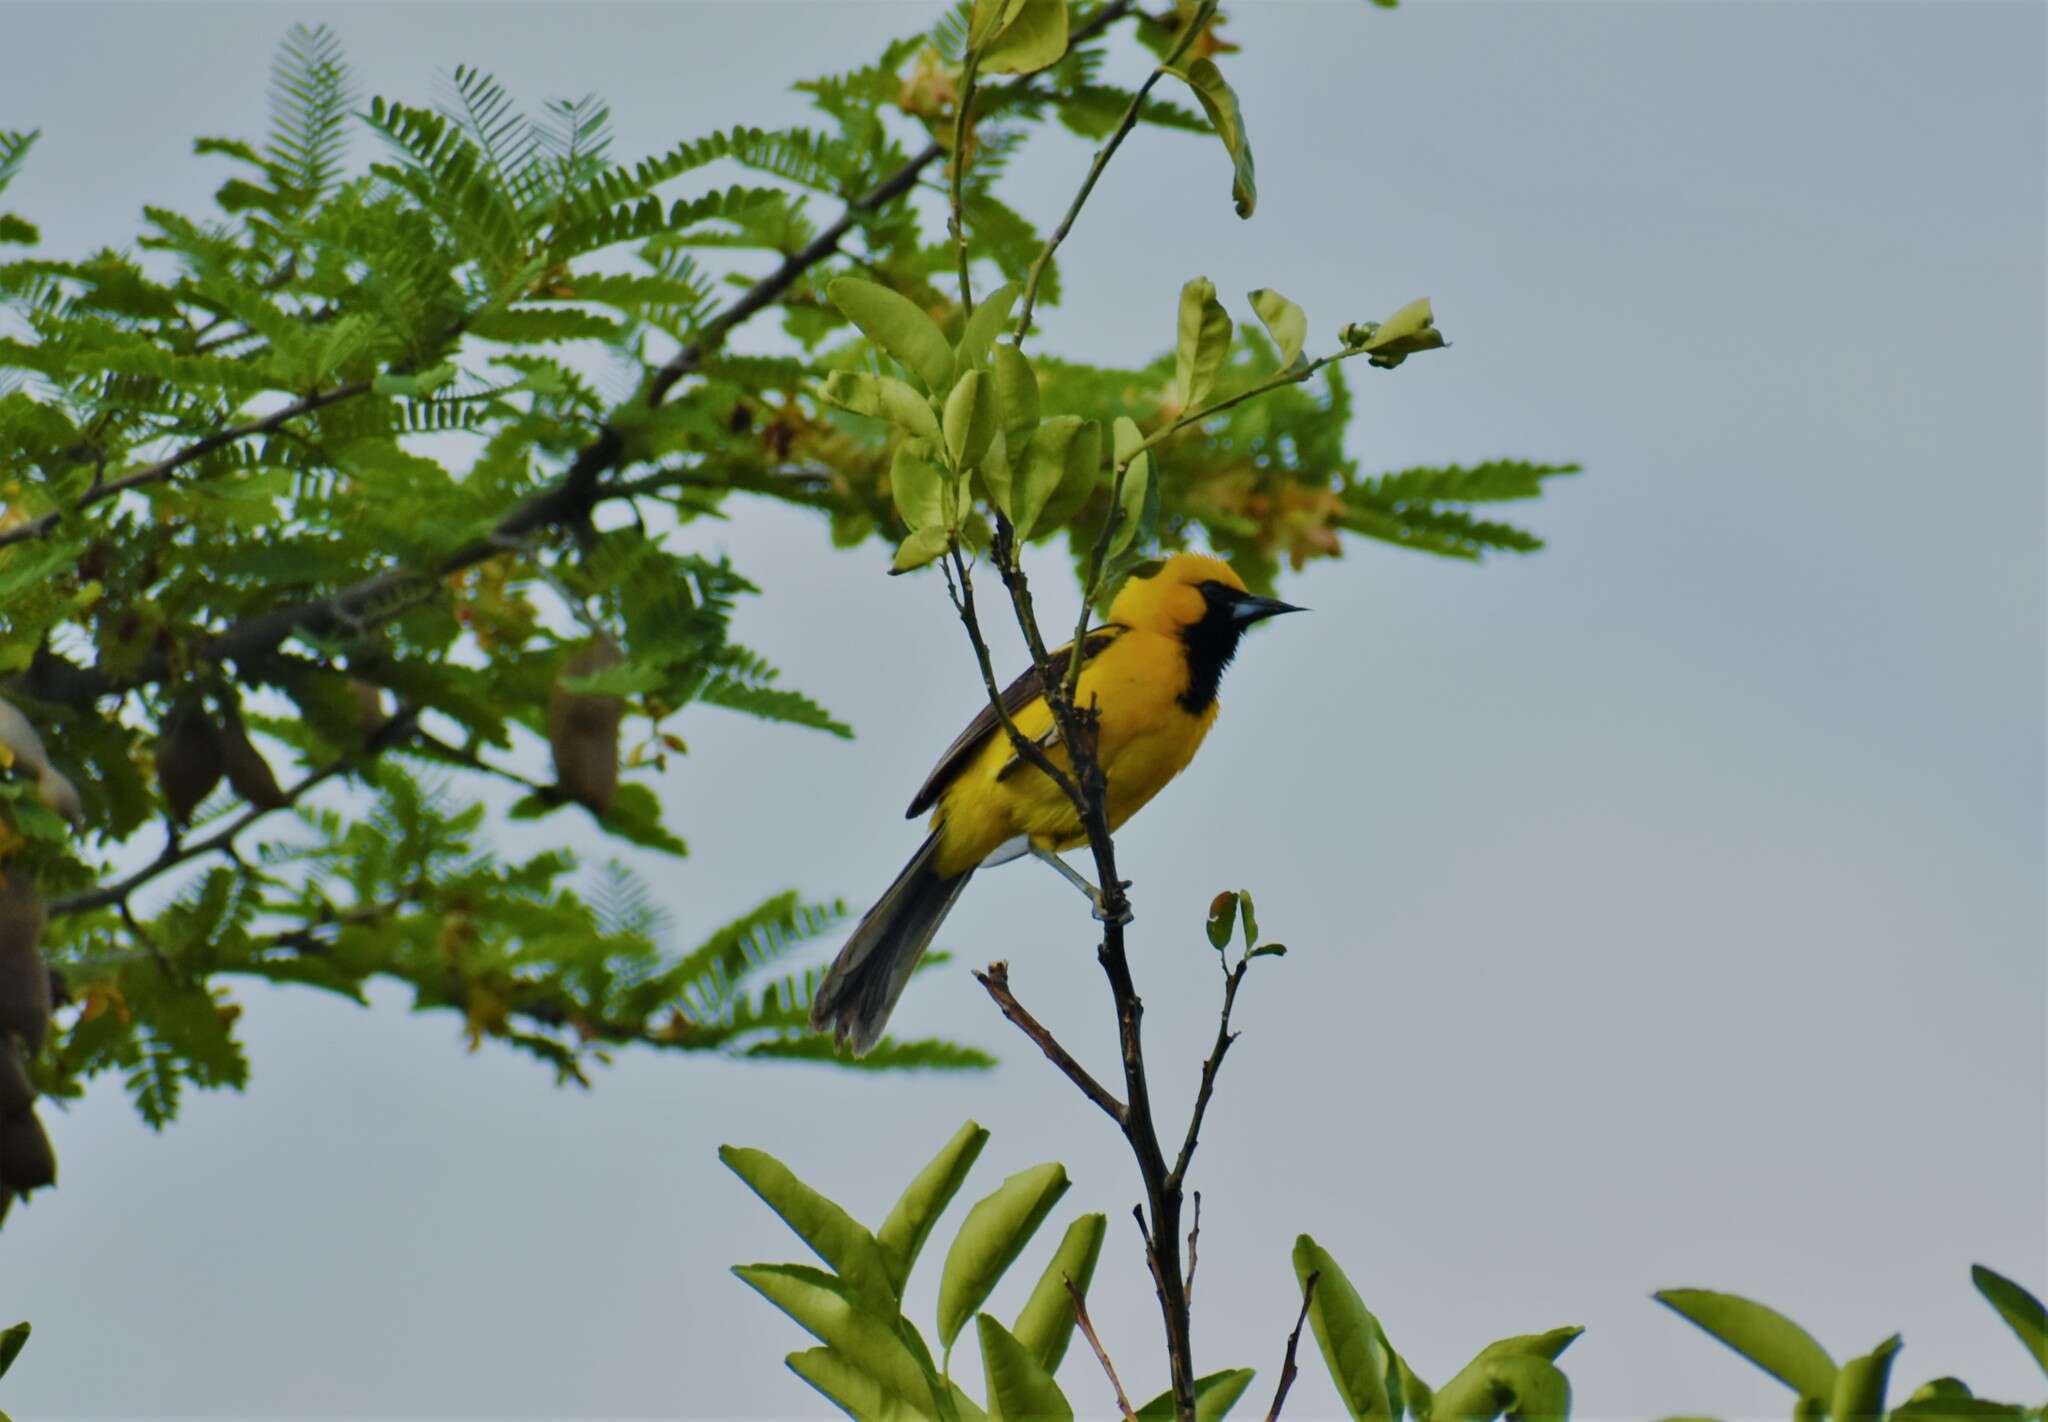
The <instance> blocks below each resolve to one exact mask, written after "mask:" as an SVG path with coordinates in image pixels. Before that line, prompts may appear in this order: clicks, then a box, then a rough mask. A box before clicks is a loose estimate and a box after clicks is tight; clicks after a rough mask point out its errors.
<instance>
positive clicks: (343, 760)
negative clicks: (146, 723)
mask: <svg viewBox="0 0 2048 1422" xmlns="http://www.w3.org/2000/svg"><path fill="white" fill-rule="evenodd" d="M418 716H419V712H418V711H417V710H416V709H413V708H401V709H400V710H399V712H398V714H397V715H395V716H393V717H392V718H391V719H390V720H389V721H386V722H385V723H384V724H383V725H382V726H380V727H378V729H377V730H376V732H375V733H374V734H373V735H371V736H370V738H369V740H368V741H367V742H366V743H365V744H364V746H363V748H362V749H361V750H359V751H352V752H350V753H349V754H347V755H344V756H342V757H340V758H339V759H337V760H334V761H330V762H329V763H328V764H326V765H323V766H321V767H320V768H319V769H318V770H316V771H314V772H313V773H312V774H310V775H308V776H306V777H305V778H304V779H302V780H300V781H299V782H298V783H297V784H295V785H293V786H292V787H291V788H290V789H289V790H287V791H285V792H284V798H283V799H282V800H281V801H279V802H278V803H277V804H276V805H274V806H271V807H269V808H264V807H262V806H257V805H251V806H250V807H249V808H248V809H246V810H244V811H243V812H242V813H241V814H239V815H237V816H235V818H233V819H232V820H230V821H228V823H227V824H226V825H225V826H223V827H222V828H221V829H219V830H217V831H215V832H214V833H213V834H210V835H208V836H207V837H206V838H205V839H197V840H189V841H185V842H183V843H180V842H178V841H175V840H174V841H172V842H171V843H169V844H167V845H165V846H164V852H163V853H162V854H159V855H158V856H157V857H156V858H154V859H152V860H151V861H150V862H149V863H147V864H145V865H143V866H142V867H141V868H140V869H137V870H136V871H135V872H134V873H132V874H130V875H128V876H127V877H126V878H125V879H117V880H115V881H114V882H113V883H111V884H102V885H100V886H99V887H98V888H96V889H88V890H86V891H85V892H84V893H82V894H73V895H71V896H70V897H69V898H63V899H55V900H53V901H52V902H51V904H50V917H51V918H62V917H63V916H64V915H66V914H73V913H84V912H85V911H86V910H88V909H96V908H104V907H106V906H107V905H108V904H120V903H125V902H126V901H127V898H128V895H130V894H132V893H133V892H135V890H137V889H139V888H141V887H142V886H143V885H144V884H147V883H148V882H149V881H150V880H152V879H154V878H156V877H157V876H158V875H159V874H162V873H164V872H165V871H167V870H170V869H175V868H176V867H177V866H178V865H180V864H183V863H185V862H187V861H188V860H192V859H197V858H199V857H200V856H202V855H206V854H225V855H228V856H230V857H232V856H233V855H234V853H235V836H237V835H239V834H240V833H241V832H242V831H243V830H245V829H247V828H248V827H249V826H250V825H252V824H254V823H256V821H258V820H260V819H262V818H263V817H264V816H265V815H268V814H271V813H273V812H274V811H276V810H282V809H286V808H288V807H290V806H292V805H295V804H297V803H298V802H299V800H300V799H301V798H302V797H304V796H305V795H306V794H307V792H309V791H311V790H312V789H314V788H315V787H316V786H319V785H323V784H325V783H326V782H327V781H329V780H332V779H333V778H334V777H335V776H337V775H342V774H345V773H347V772H348V771H350V770H352V769H354V768H355V767H356V766H359V765H362V764H364V763H365V762H367V761H370V760H373V759H375V758H376V757H377V756H378V755H379V754H380V753H382V752H383V751H384V750H386V749H387V748H388V747H390V746H391V745H393V744H395V743H396V742H398V741H400V740H402V739H404V738H405V737H406V736H408V735H410V734H411V732H412V729H413V726H414V724H415V723H416V721H417V719H418Z"/></svg>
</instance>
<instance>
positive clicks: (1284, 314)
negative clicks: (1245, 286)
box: [1248, 286, 1308, 365]
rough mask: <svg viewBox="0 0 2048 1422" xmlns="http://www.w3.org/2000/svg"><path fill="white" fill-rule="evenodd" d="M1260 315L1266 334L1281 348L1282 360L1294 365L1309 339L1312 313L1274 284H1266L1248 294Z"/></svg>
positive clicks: (1281, 362)
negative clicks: (1275, 287)
mask: <svg viewBox="0 0 2048 1422" xmlns="http://www.w3.org/2000/svg"><path fill="white" fill-rule="evenodd" d="M1248 299H1249V300H1250V301H1251V304H1252V310H1254V311H1256V312H1257V313H1258V315H1259V321H1260V322H1261V323H1262V324H1263V325H1264V326H1265V328H1266V334H1267V335H1269V336H1271V337H1272V338H1273V344H1274V345H1275V346H1278V347H1279V348H1280V364H1282V365H1293V364H1294V358H1295V357H1296V356H1298V355H1300V354H1301V347H1302V343H1303V342H1304V341H1306V340H1307V339H1308V313H1307V312H1305V311H1303V310H1302V309H1301V308H1300V307H1299V306H1296V305H1295V304H1294V303H1293V302H1291V301H1289V300H1288V299H1287V298H1286V297H1284V296H1282V295H1281V294H1280V293H1279V292H1277V291H1275V290H1273V288H1272V287H1270V286H1262V287H1260V288H1259V289H1258V290H1257V291H1255V292H1253V293H1252V294H1251V296H1250V297H1249V298H1248Z"/></svg>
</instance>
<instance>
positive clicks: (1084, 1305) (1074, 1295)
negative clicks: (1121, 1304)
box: [1065, 1279, 1138, 1422]
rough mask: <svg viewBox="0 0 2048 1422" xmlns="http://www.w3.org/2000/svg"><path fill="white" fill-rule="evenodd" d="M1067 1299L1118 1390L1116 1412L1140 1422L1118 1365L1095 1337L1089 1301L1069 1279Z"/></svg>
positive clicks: (1104, 1369) (1129, 1421) (1097, 1358)
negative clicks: (1117, 1368) (1118, 1374)
mask: <svg viewBox="0 0 2048 1422" xmlns="http://www.w3.org/2000/svg"><path fill="white" fill-rule="evenodd" d="M1065 1282H1066V1285H1067V1297H1068V1298H1070V1299H1072V1300H1073V1301H1074V1322H1075V1324H1077V1325H1078V1326H1079V1327H1080V1329H1081V1336H1082V1337H1083V1338H1086V1339H1087V1340H1088V1346H1089V1347H1090V1348H1093V1349H1094V1350H1095V1357H1096V1361H1098V1362H1100V1363H1101V1364H1102V1371H1104V1372H1105V1373H1108V1374H1109V1385H1110V1386H1111V1387H1112V1388H1114V1389H1115V1390H1116V1410H1117V1413H1118V1415H1119V1416H1121V1417H1122V1418H1123V1419H1124V1422H1138V1414H1137V1413H1135V1412H1133V1411H1132V1410H1131V1399H1130V1398H1129V1397H1128V1396H1127V1395H1126V1394H1125V1392H1124V1385H1123V1382H1122V1380H1120V1379H1119V1378H1118V1377H1117V1375H1116V1365H1115V1364H1113V1363H1111V1362H1110V1361H1109V1354H1108V1352H1107V1351H1105V1350H1104V1348H1103V1346H1102V1340H1101V1339H1100V1338H1098V1337H1096V1336H1095V1325H1094V1324H1093V1323H1092V1322H1090V1321H1089V1318H1088V1301H1087V1299H1085V1298H1083V1297H1082V1296H1081V1291H1080V1290H1079V1289H1077V1288H1075V1287H1074V1281H1073V1280H1072V1279H1068V1280H1066V1281H1065Z"/></svg>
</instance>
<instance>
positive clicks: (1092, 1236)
mask: <svg viewBox="0 0 2048 1422" xmlns="http://www.w3.org/2000/svg"><path fill="white" fill-rule="evenodd" d="M1108 1227H1109V1221H1108V1220H1107V1219H1105V1218H1104V1217H1103V1216H1101V1215H1083V1216H1081V1217H1080V1218H1079V1219H1077V1220H1075V1221H1074V1222H1073V1223H1072V1224H1070V1225H1068V1226H1067V1232H1066V1235H1065V1237H1063V1238H1062V1239H1061V1240H1060V1247H1059V1248H1058V1249H1055V1250H1054V1251H1053V1254H1052V1261H1051V1262H1050V1263H1048V1264H1047V1265H1046V1266H1045V1272H1044V1273H1043V1274H1040V1275H1039V1276H1038V1284H1037V1287H1035V1288H1033V1289H1032V1290H1031V1297H1030V1298H1029V1299H1027V1300H1026V1301H1025V1304H1024V1311H1023V1312H1022V1313H1020V1314H1018V1315H1017V1326H1016V1327H1015V1328H1014V1329H1013V1330H1011V1331H1012V1332H1013V1333H1014V1334H1015V1336H1016V1339H1017V1341H1018V1342H1019V1343H1021V1344H1023V1345H1024V1349H1025V1351H1026V1352H1028V1353H1030V1354H1031V1356H1032V1357H1033V1358H1034V1359H1036V1360H1037V1362H1038V1366H1040V1367H1041V1368H1044V1369H1045V1370H1046V1371H1047V1372H1048V1373H1055V1372H1058V1371H1059V1366H1060V1359H1062V1358H1064V1357H1065V1356H1066V1355H1067V1344H1068V1343H1070V1342H1071V1341H1072V1340H1073V1337H1074V1300H1073V1296H1072V1295H1070V1294H1069V1293H1068V1292H1067V1281H1068V1280H1069V1279H1071V1280H1073V1281H1074V1287H1075V1288H1077V1289H1079V1290H1080V1291H1081V1293H1082V1294H1083V1295H1084V1296H1085V1295H1086V1294H1087V1292H1088V1284H1089V1281H1090V1280H1092V1279H1094V1277H1095V1261H1096V1260H1097V1259H1098V1258H1100V1257H1101V1254H1102V1236H1103V1234H1104V1233H1105V1232H1106V1231H1107V1229H1108Z"/></svg>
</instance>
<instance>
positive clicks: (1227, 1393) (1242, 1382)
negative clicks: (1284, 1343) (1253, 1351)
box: [1138, 1368, 1258, 1422]
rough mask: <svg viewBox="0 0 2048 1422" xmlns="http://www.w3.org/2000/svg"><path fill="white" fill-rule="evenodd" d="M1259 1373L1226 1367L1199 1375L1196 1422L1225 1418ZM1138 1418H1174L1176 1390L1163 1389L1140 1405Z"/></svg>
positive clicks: (1157, 1421) (1155, 1421) (1152, 1421)
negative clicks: (1174, 1395)
mask: <svg viewBox="0 0 2048 1422" xmlns="http://www.w3.org/2000/svg"><path fill="white" fill-rule="evenodd" d="M1256 1376H1258V1374H1257V1373H1255V1372H1253V1371H1252V1369H1250V1368H1226V1369H1224V1370H1223V1371H1222V1372H1219V1373H1209V1374H1206V1375H1204V1376H1202V1377H1199V1378H1196V1379H1195V1422H1223V1418H1224V1416H1225V1415H1226V1414H1227V1413H1228V1412H1229V1411H1230V1409H1231V1408H1233V1407H1235V1406H1236V1405H1237V1400H1238V1399H1239V1398H1240V1397H1243V1396H1244V1390H1245V1389H1246V1388H1248V1387H1250V1386H1251V1385H1252V1379H1253V1378H1254V1377H1256ZM1138 1422H1173V1394H1172V1393H1171V1392H1162V1393H1160V1394H1159V1396H1157V1397H1155V1398H1153V1399H1152V1400H1151V1401H1150V1402H1148V1403H1146V1404H1145V1405H1144V1406H1143V1407H1141V1408H1139V1409H1138Z"/></svg>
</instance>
